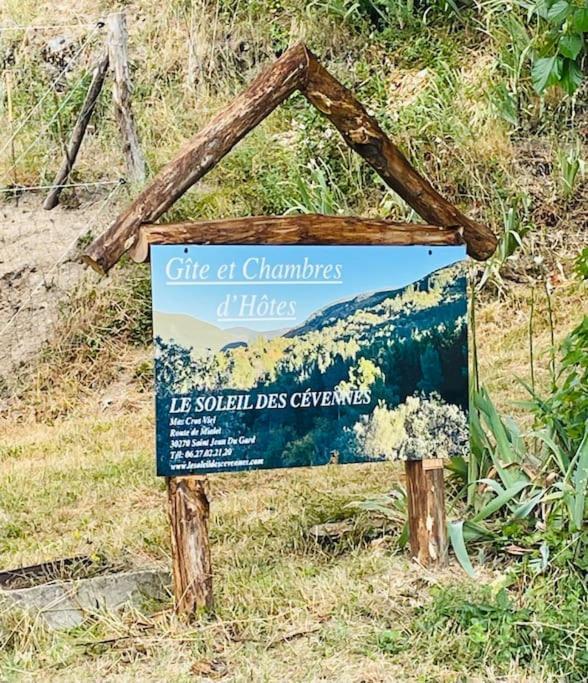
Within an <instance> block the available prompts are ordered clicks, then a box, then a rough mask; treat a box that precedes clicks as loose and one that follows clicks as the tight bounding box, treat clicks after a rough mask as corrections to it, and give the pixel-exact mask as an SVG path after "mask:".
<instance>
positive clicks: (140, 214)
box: [82, 45, 307, 273]
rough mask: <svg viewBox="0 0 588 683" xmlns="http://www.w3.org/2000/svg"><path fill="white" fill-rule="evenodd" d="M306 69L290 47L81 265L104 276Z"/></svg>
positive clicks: (301, 51) (302, 52)
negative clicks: (148, 225)
mask: <svg viewBox="0 0 588 683" xmlns="http://www.w3.org/2000/svg"><path fill="white" fill-rule="evenodd" d="M306 64H307V55H306V48H305V47H304V46H303V45H295V46H294V47H291V48H290V49H289V50H287V51H286V52H285V53H284V54H283V55H282V56H281V57H280V58H279V59H278V60H277V61H276V62H274V63H273V64H272V65H271V66H270V67H269V68H267V69H265V70H264V71H262V72H261V73H260V74H259V75H258V76H257V78H255V79H254V80H253V81H252V82H251V84H250V85H249V87H248V88H247V89H246V90H244V91H243V92H242V93H241V94H240V95H239V96H238V97H237V98H236V99H234V100H233V102H232V103H231V104H230V105H229V106H228V107H227V108H226V109H225V110H223V111H222V112H221V113H220V114H218V115H217V116H216V117H215V118H214V119H213V120H212V121H211V122H210V123H209V124H208V125H207V126H205V127H204V128H202V130H200V131H199V132H198V133H197V134H196V135H195V136H194V137H193V138H192V139H191V140H190V142H188V144H187V145H186V146H185V147H184V148H183V149H182V151H181V152H180V154H179V155H178V156H177V157H176V158H175V159H174V160H173V161H171V162H170V163H169V164H167V166H165V167H164V168H163V169H162V170H161V171H160V172H159V173H158V175H157V176H156V177H155V178H154V179H153V181H152V182H151V183H150V184H149V185H148V186H147V187H146V188H145V189H144V190H143V191H142V192H141V194H139V196H138V197H137V198H136V199H135V201H133V202H132V204H131V205H130V206H129V207H128V209H126V210H125V211H124V212H123V213H121V214H120V216H118V218H117V219H116V220H115V221H114V223H113V224H112V225H111V226H110V227H109V228H108V229H107V230H106V232H105V233H103V234H102V235H101V236H100V237H99V238H98V239H97V240H95V241H94V242H93V243H92V244H91V245H90V247H89V248H88V250H87V251H86V253H85V254H84V256H83V257H82V258H83V261H84V262H85V263H87V264H88V265H90V266H92V267H93V268H95V269H96V270H98V271H99V272H101V273H106V272H107V271H108V270H110V268H112V266H113V265H114V264H115V263H116V262H117V261H118V259H119V258H120V257H121V256H122V254H123V253H124V252H125V251H127V250H128V249H129V248H130V247H131V246H132V244H133V242H134V241H135V238H136V233H137V231H138V228H139V226H140V225H141V224H142V223H151V222H153V221H155V220H157V219H158V218H159V217H160V216H161V215H162V214H163V213H164V212H165V211H166V210H167V209H169V207H170V206H171V205H172V204H173V203H174V202H175V201H176V199H178V198H179V197H181V195H182V194H184V192H185V191H186V190H187V189H188V188H189V187H191V186H192V185H193V184H194V183H195V182H196V181H197V180H199V179H200V178H202V176H203V175H205V173H207V172H208V171H209V170H210V169H211V168H213V167H214V166H215V165H216V164H217V163H218V162H219V161H220V160H221V159H222V158H223V157H224V156H225V155H226V154H227V153H228V152H229V151H230V150H231V149H232V148H233V147H234V146H235V145H236V144H237V142H239V140H241V138H243V137H244V136H245V135H246V134H247V133H248V132H249V131H250V130H252V129H253V128H255V126H257V124H259V123H260V122H261V121H263V119H265V118H266V117H267V116H268V115H269V114H270V113H271V112H272V111H273V110H274V109H275V108H276V107H277V106H278V105H279V104H280V103H281V102H283V101H284V100H285V99H286V98H287V97H289V96H290V95H291V94H292V93H293V92H294V91H295V90H297V89H298V88H299V87H300V86H301V85H302V83H303V81H304V78H305V74H306Z"/></svg>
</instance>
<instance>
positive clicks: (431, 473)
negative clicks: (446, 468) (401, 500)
mask: <svg viewBox="0 0 588 683" xmlns="http://www.w3.org/2000/svg"><path fill="white" fill-rule="evenodd" d="M405 472H406V492H407V498H408V527H409V539H410V551H411V554H412V556H413V557H414V558H415V559H416V560H418V562H420V563H421V564H422V565H423V566H425V567H431V566H437V567H442V566H444V565H445V564H447V527H446V519H445V485H444V481H443V460H442V459H441V458H431V459H426V460H408V461H407V462H406V463H405Z"/></svg>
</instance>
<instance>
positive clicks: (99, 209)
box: [0, 195, 116, 376]
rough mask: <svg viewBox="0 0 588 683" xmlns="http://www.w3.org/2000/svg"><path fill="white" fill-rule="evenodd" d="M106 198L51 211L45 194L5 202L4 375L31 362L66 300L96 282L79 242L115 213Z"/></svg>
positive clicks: (1, 284)
mask: <svg viewBox="0 0 588 683" xmlns="http://www.w3.org/2000/svg"><path fill="white" fill-rule="evenodd" d="M105 199H106V197H102V196H101V197H96V196H94V197H92V198H87V199H86V200H85V201H83V202H81V203H80V205H79V207H78V208H76V209H69V208H64V207H63V206H58V207H56V208H55V209H53V210H52V211H45V210H44V209H43V208H42V207H41V204H42V201H43V197H42V196H40V195H34V196H28V197H26V198H19V199H18V200H17V201H16V200H11V201H7V202H4V203H0V376H6V375H7V374H8V373H10V371H11V370H13V369H14V368H15V367H16V366H18V365H20V364H21V363H23V362H25V361H26V360H27V359H29V358H31V356H32V355H33V354H34V353H35V352H36V351H37V350H38V349H39V348H40V346H41V344H42V343H43V342H44V341H45V340H47V339H48V337H49V335H50V332H51V328H52V326H53V324H54V323H55V321H56V318H57V313H58V311H59V307H60V305H61V303H62V302H63V300H64V297H65V295H66V294H67V293H68V292H69V291H70V290H71V289H72V287H74V286H75V285H76V284H77V283H78V282H80V280H81V278H82V277H94V274H93V273H92V274H90V273H89V272H88V271H86V269H85V268H84V267H83V266H82V265H81V264H80V263H79V262H78V261H77V258H78V255H79V250H80V239H81V240H82V241H83V240H85V239H86V237H85V236H86V235H87V234H88V232H92V233H93V234H97V233H99V232H100V231H101V230H102V229H103V228H104V227H106V225H107V224H108V222H109V221H110V220H111V219H112V218H113V216H114V214H115V213H116V205H115V204H114V203H113V202H112V201H111V202H108V203H105ZM96 277H97V276H96Z"/></svg>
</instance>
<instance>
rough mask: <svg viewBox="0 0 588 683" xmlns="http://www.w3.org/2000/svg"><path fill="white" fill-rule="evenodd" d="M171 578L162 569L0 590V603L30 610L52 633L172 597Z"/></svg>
mask: <svg viewBox="0 0 588 683" xmlns="http://www.w3.org/2000/svg"><path fill="white" fill-rule="evenodd" d="M170 590H171V577H170V574H169V572H166V571H163V570H160V569H142V570H138V571H133V572H124V573H119V574H104V575H101V576H96V577H93V578H89V579H80V580H78V581H56V582H52V583H47V584H41V585H38V586H33V587H31V588H19V589H14V590H8V589H0V603H3V604H4V605H6V606H8V607H10V606H12V607H18V608H21V609H24V610H28V611H30V612H31V613H33V614H36V615H39V617H40V618H41V619H42V620H43V621H44V622H45V624H46V626H47V627H48V628H50V629H55V630H57V629H66V628H73V627H74V626H79V625H80V624H81V623H82V622H83V621H84V619H85V618H86V616H88V615H89V614H92V613H95V612H99V611H101V610H110V611H115V610H117V609H120V608H121V607H122V606H123V605H127V604H130V605H135V606H140V605H141V603H142V602H144V601H145V600H148V599H155V600H162V599H166V598H167V597H169V595H170Z"/></svg>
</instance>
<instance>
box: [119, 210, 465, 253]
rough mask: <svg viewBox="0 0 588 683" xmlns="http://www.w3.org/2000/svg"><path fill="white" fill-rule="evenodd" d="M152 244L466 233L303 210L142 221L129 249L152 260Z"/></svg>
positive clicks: (407, 241) (377, 239)
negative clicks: (298, 212) (210, 218)
mask: <svg viewBox="0 0 588 683" xmlns="http://www.w3.org/2000/svg"><path fill="white" fill-rule="evenodd" d="M150 244H348V245H353V244H355V245H370V244H371V245H378V244H380V245H384V244H389V245H394V244H396V245H411V244H422V245H458V244H463V238H462V235H461V232H460V230H459V229H457V228H440V227H437V226H435V225H421V224H417V223H397V222H394V221H390V220H386V219H381V220H379V219H376V218H356V217H354V216H322V215H320V214H304V215H299V216H253V217H249V218H230V219H221V220H213V221H196V222H186V223H170V224H167V225H166V224H161V225H143V226H142V227H141V229H140V231H139V238H138V239H137V241H136V242H135V245H134V246H133V248H132V249H131V251H130V255H131V257H132V259H133V260H134V261H136V262H137V263H143V262H145V261H148V260H149V245H150Z"/></svg>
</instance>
